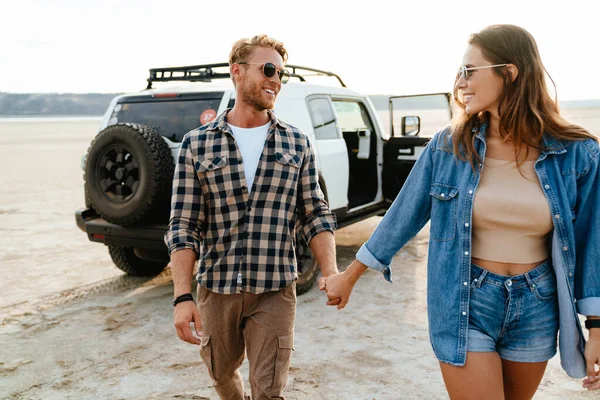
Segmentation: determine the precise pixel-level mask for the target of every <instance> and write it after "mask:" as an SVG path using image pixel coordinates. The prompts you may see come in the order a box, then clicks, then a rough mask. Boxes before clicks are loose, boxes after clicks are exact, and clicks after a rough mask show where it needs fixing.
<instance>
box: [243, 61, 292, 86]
mask: <svg viewBox="0 0 600 400" xmlns="http://www.w3.org/2000/svg"><path fill="white" fill-rule="evenodd" d="M238 64H249V65H262V66H263V67H262V72H263V75H264V76H266V77H267V78H272V77H274V76H275V73H278V75H279V80H280V81H281V83H283V84H286V83H287V82H288V81H289V80H290V73H289V72H288V70H287V69H285V68H283V69H280V70H279V71H278V70H277V67H275V65H273V63H270V62H268V63H251V62H240V63H238Z"/></svg>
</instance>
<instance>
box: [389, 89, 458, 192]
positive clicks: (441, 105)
mask: <svg viewBox="0 0 600 400" xmlns="http://www.w3.org/2000/svg"><path fill="white" fill-rule="evenodd" d="M450 96H451V94H450V93H433V94H422V95H411V96H389V103H388V104H389V124H390V131H389V132H390V138H389V139H388V140H387V141H386V142H385V143H384V145H383V171H382V174H383V177H382V182H383V195H384V197H385V198H386V199H387V200H389V201H393V200H394V199H395V198H396V196H397V195H398V193H399V192H400V189H402V186H403V185H404V182H405V181H406V178H407V177H408V174H409V173H410V171H411V170H412V167H413V165H414V164H415V162H416V161H417V159H418V158H419V156H420V155H421V153H422V152H423V149H424V148H425V145H426V144H427V142H429V140H431V138H432V137H433V135H435V134H436V132H438V131H440V130H442V129H444V128H445V127H447V126H448V124H449V123H450V120H451V119H452V109H451V107H450V99H451V97H450Z"/></svg>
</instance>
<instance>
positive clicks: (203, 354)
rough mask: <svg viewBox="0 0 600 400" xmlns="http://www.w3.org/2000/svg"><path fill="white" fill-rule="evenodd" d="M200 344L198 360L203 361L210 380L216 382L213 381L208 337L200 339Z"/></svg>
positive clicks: (213, 372) (210, 344) (210, 346)
mask: <svg viewBox="0 0 600 400" xmlns="http://www.w3.org/2000/svg"><path fill="white" fill-rule="evenodd" d="M201 342H202V343H201V344H200V358H202V361H204V364H205V365H206V367H207V368H208V374H209V375H210V378H211V379H212V380H213V381H215V382H216V379H215V368H214V366H213V357H212V343H211V340H210V336H204V337H203V338H202V339H201Z"/></svg>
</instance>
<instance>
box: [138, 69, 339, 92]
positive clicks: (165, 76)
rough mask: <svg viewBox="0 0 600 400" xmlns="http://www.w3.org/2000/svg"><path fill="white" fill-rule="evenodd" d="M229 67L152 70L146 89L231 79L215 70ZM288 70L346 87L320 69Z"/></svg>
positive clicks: (298, 74)
mask: <svg viewBox="0 0 600 400" xmlns="http://www.w3.org/2000/svg"><path fill="white" fill-rule="evenodd" d="M224 67H229V64H228V63H216V64H202V65H188V66H185V67H167V68H152V69H150V77H149V78H148V79H147V81H148V86H146V89H152V83H153V82H173V81H186V82H211V81H212V80H213V79H227V78H230V76H231V75H230V74H229V70H227V72H216V71H214V68H224ZM286 69H288V70H289V71H290V75H291V76H292V77H293V78H298V79H299V80H300V81H301V82H306V78H305V77H307V76H331V77H334V78H336V79H337V80H338V82H339V83H340V85H342V87H346V84H345V83H344V81H342V78H340V77H339V76H338V75H337V74H334V73H333V72H329V71H323V70H320V69H314V68H308V67H301V66H299V65H292V64H288V65H286ZM298 70H301V71H308V72H313V74H306V73H303V74H301V73H299V72H297V71H298Z"/></svg>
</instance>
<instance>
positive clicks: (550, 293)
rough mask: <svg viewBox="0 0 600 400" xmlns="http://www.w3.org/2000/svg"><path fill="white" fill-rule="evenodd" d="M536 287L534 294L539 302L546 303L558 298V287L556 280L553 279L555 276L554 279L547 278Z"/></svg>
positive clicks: (537, 283) (536, 283)
mask: <svg viewBox="0 0 600 400" xmlns="http://www.w3.org/2000/svg"><path fill="white" fill-rule="evenodd" d="M534 285H535V287H534V290H533V293H535V297H537V299H538V300H541V301H546V300H553V299H555V298H556V296H557V293H558V290H557V287H556V280H555V279H553V275H552V278H551V277H548V278H545V279H543V280H540V281H539V282H535V283H534Z"/></svg>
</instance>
